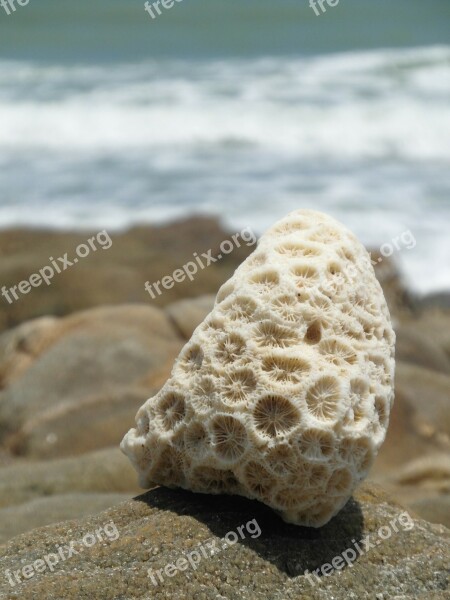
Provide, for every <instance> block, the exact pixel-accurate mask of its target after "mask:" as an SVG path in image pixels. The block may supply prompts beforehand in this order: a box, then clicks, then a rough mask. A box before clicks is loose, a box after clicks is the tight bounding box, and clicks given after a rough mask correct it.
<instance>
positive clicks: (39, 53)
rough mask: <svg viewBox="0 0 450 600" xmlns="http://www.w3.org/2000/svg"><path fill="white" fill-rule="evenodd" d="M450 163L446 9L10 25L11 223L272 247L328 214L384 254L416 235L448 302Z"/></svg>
mask: <svg viewBox="0 0 450 600" xmlns="http://www.w3.org/2000/svg"><path fill="white" fill-rule="evenodd" d="M1 10H2V9H1V7H0V11H1ZM449 167H450V4H449V3H448V1H447V0H430V1H429V2H427V3H426V5H425V4H424V3H423V2H422V1H418V0H407V1H406V0H396V1H395V3H394V2H392V1H391V0H390V1H389V2H388V1H387V0H379V1H378V0H377V2H376V3H374V2H373V0H340V3H339V5H338V6H337V7H335V8H330V7H329V8H328V10H327V12H326V13H325V14H323V15H321V16H320V17H316V16H315V15H314V12H313V11H312V9H311V8H309V6H308V3H307V2H306V1H300V0H277V2H276V3H273V2H267V1H266V0H239V2H237V1H235V0H226V1H225V0H216V1H213V0H183V1H182V2H180V3H179V4H176V5H175V6H174V8H172V9H171V10H170V11H166V12H165V13H164V14H163V15H161V16H160V17H158V19H156V20H154V21H153V20H152V19H151V18H150V17H149V16H148V15H147V13H145V11H144V10H143V2H141V1H139V2H137V1H136V0H128V1H122V0H121V1H119V0H89V1H88V0H79V1H78V2H77V3H73V2H69V1H68V0H58V2H57V3H56V2H55V1H54V0H40V2H37V0H34V1H33V0H30V4H29V5H28V6H26V7H22V8H20V7H18V10H17V11H16V13H14V14H12V15H9V16H6V15H4V14H1V13H0V227H7V226H12V225H28V226H34V227H36V226H46V227H60V228H73V227H77V228H99V229H100V228H105V227H106V228H108V229H109V230H111V231H114V230H117V229H123V228H124V227H127V226H129V225H132V224H134V223H144V222H155V221H157V222H160V221H165V220H167V219H171V218H175V217H179V216H183V215H186V214H192V213H193V212H194V213H207V214H213V215H217V216H219V217H220V218H222V219H223V220H224V221H225V223H226V224H227V225H228V226H229V227H232V228H233V229H236V230H237V229H238V228H240V227H244V226H251V227H252V228H253V229H254V231H255V232H257V233H259V232H262V231H263V230H264V229H265V228H266V227H268V226H269V225H270V224H271V223H272V222H273V221H274V220H276V219H278V218H280V217H282V216H283V215H284V214H285V213H287V212H288V211H290V210H293V209H295V208H301V207H306V208H316V209H319V210H324V211H326V212H329V213H331V214H333V215H335V216H336V217H337V218H339V219H340V220H341V221H343V222H344V223H346V224H347V225H348V226H349V227H350V228H352V229H353V230H354V231H355V232H356V233H357V234H358V235H359V237H360V238H361V239H362V241H363V242H365V243H366V244H369V245H372V246H380V245H381V244H387V243H391V242H392V240H393V239H394V238H395V237H396V236H400V235H401V234H402V233H403V232H405V231H410V232H411V233H412V235H413V236H414V239H415V240H416V242H417V243H416V244H415V246H414V247H409V248H407V247H406V246H402V247H401V248H400V249H399V250H398V251H396V255H397V257H398V260H399V262H400V264H401V265H402V268H403V269H404V272H405V274H406V277H407V278H408V280H409V282H410V285H411V287H413V288H414V289H415V290H417V291H419V292H428V291H432V290H438V289H450V235H449V226H450V168H449ZM408 239H409V238H408ZM410 246H411V245H410Z"/></svg>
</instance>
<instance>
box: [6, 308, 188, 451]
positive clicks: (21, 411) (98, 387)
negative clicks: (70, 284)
mask: <svg viewBox="0 0 450 600" xmlns="http://www.w3.org/2000/svg"><path fill="white" fill-rule="evenodd" d="M4 335H5V336H6V339H2V338H3V336H2V337H0V347H2V345H3V354H2V359H1V361H0V372H2V374H3V377H2V379H3V384H4V390H3V391H2V393H1V394H0V443H1V441H2V438H3V442H4V443H6V442H5V440H6V437H11V435H13V434H17V435H18V436H19V438H18V439H19V442H18V441H17V439H13V440H12V441H11V443H12V444H13V447H14V450H15V451H16V452H22V453H23V452H27V451H28V450H27V446H29V448H30V452H31V453H33V452H34V456H38V457H42V456H61V454H60V453H59V451H60V448H59V447H58V445H57V444H56V445H53V447H50V446H51V444H50V446H49V444H47V437H48V435H50V438H49V439H50V442H51V440H54V441H55V440H58V439H60V438H61V436H63V427H62V428H61V427H59V428H58V427H57V428H56V430H54V429H52V427H53V425H52V426H50V427H48V428H47V429H46V428H45V427H44V428H42V423H47V424H48V423H49V422H50V421H55V420H56V421H58V422H59V423H61V421H63V422H64V423H63V426H64V424H65V425H66V427H67V435H70V438H71V440H72V443H73V444H74V446H75V447H76V446H77V444H78V442H77V438H76V437H75V438H74V437H73V436H74V435H76V436H84V438H86V437H87V433H84V429H83V427H82V421H83V415H85V424H86V426H87V429H86V432H88V431H89V429H91V430H92V429H93V427H92V423H93V422H94V421H95V420H96V421H97V422H98V420H99V419H100V418H105V414H106V415H108V414H109V416H110V418H109V419H108V418H106V420H105V423H104V427H103V430H104V431H106V432H107V431H108V427H109V424H110V421H111V419H114V418H115V417H114V411H115V410H117V418H115V426H114V427H115V429H114V432H113V434H112V435H106V436H104V439H103V440H102V439H101V436H100V437H98V438H97V440H95V439H94V438H92V437H91V444H90V445H89V444H88V445H86V444H84V445H83V444H80V445H79V446H80V447H79V448H78V450H76V451H75V452H74V451H73V449H72V450H70V449H67V450H68V451H67V452H66V454H74V453H76V452H84V451H86V450H89V449H93V448H99V447H102V446H108V445H110V444H114V443H118V442H119V441H120V437H118V436H117V429H118V421H122V426H121V431H122V433H123V424H124V423H125V422H126V419H130V418H131V419H132V418H133V416H134V412H135V408H136V407H138V406H139V402H142V401H143V400H145V399H146V398H147V397H148V396H149V395H150V393H152V392H153V391H154V386H153V385H151V380H152V377H156V376H157V375H160V374H161V372H162V373H163V375H164V376H166V375H167V373H168V371H169V369H170V366H171V364H172V361H173V358H174V357H175V356H176V354H177V352H178V351H179V349H180V346H181V341H180V340H179V338H178V336H177V334H176V332H175V331H174V329H173V327H172V325H171V324H170V323H169V321H168V319H167V317H166V316H165V315H164V313H163V312H162V311H161V310H159V309H157V308H154V307H150V306H144V305H127V306H117V307H104V308H96V309H92V310H89V311H85V312H82V313H76V314H74V315H71V316H69V317H66V318H64V319H55V320H50V321H45V322H43V321H42V320H39V321H38V322H36V323H34V324H25V325H24V326H21V327H19V328H17V330H15V331H12V332H8V333H7V334H4ZM108 403H110V411H109V412H108ZM119 405H120V407H119V408H117V407H118V406H119ZM127 405H128V406H129V411H128V412H127V411H126V406H127ZM95 407H97V409H98V410H97V409H96V408H95ZM96 410H97V412H96ZM124 411H125V412H126V415H125V414H124ZM77 413H78V414H77ZM125 417H126V419H125ZM77 419H78V420H79V421H80V422H79V423H78V427H77V428H75V427H74V424H75V421H76V420H77ZM88 419H90V420H92V422H91V423H89V421H88ZM128 422H129V421H128ZM97 429H98V428H97ZM100 431H102V429H101V428H100ZM33 432H35V440H34V441H30V443H29V444H28V443H27V440H29V439H30V440H31V438H32V437H33ZM52 434H54V435H52ZM55 435H56V438H55ZM16 437H17V436H16ZM36 438H37V440H38V443H35V442H36ZM8 443H9V442H8ZM92 443H93V444H92Z"/></svg>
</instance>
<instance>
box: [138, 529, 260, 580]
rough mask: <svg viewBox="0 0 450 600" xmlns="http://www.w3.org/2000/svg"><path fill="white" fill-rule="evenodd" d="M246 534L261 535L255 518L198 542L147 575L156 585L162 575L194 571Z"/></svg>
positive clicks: (169, 575) (149, 571)
mask: <svg viewBox="0 0 450 600" xmlns="http://www.w3.org/2000/svg"><path fill="white" fill-rule="evenodd" d="M247 534H248V535H249V536H250V537H251V538H252V539H256V538H258V537H259V536H260V535H261V528H260V526H259V525H258V522H257V520H256V519H252V520H251V521H248V522H247V523H246V524H245V525H240V526H239V527H237V528H236V531H229V532H228V533H226V534H225V536H224V537H223V538H221V539H219V540H216V539H214V538H211V539H209V540H206V541H205V542H203V543H202V544H199V545H198V546H197V548H196V549H195V550H191V551H190V552H187V553H186V552H185V553H184V554H183V555H182V556H180V557H179V558H177V560H176V561H174V562H173V563H167V565H166V566H165V567H164V568H163V569H158V570H156V571H155V570H153V569H148V570H147V575H148V577H149V578H150V580H151V582H152V583H153V585H154V586H155V587H157V586H158V585H160V584H162V583H164V576H165V577H174V576H175V575H177V573H180V572H183V571H187V570H188V569H193V570H194V571H195V570H196V569H197V568H198V566H199V564H200V563H201V562H202V560H204V559H208V558H211V557H213V556H216V555H217V554H219V553H220V552H222V550H226V549H227V548H230V547H231V546H234V545H235V544H236V543H237V542H238V541H239V540H240V539H241V540H243V539H244V538H245V537H246V535H247Z"/></svg>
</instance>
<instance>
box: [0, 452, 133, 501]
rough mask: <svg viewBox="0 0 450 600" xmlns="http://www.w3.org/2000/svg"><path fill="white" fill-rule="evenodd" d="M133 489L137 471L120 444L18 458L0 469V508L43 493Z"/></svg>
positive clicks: (55, 493) (124, 490) (43, 494)
mask: <svg viewBox="0 0 450 600" xmlns="http://www.w3.org/2000/svg"><path fill="white" fill-rule="evenodd" d="M130 490H131V491H134V492H136V493H137V492H138V491H139V489H138V487H137V484H136V473H135V471H134V469H133V468H132V467H131V465H130V463H129V461H128V460H127V459H126V458H125V456H124V455H123V454H122V452H121V451H120V450H119V448H118V447H112V448H105V449H104V450H97V451H96V452H90V453H89V454H84V455H82V456H77V457H73V458H62V459H54V460H44V461H36V462H29V461H23V460H16V461H14V462H13V463H12V464H10V465H9V466H5V467H3V468H1V469H0V508H4V507H6V506H11V505H17V504H20V503H23V502H29V501H30V500H32V499H33V498H37V497H39V496H46V497H48V496H54V495H58V494H67V493H69V492H102V493H105V492H128V491H130Z"/></svg>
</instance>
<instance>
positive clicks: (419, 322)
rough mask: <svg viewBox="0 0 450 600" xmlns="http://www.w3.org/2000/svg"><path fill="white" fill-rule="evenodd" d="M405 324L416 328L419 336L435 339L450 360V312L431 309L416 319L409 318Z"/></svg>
mask: <svg viewBox="0 0 450 600" xmlns="http://www.w3.org/2000/svg"><path fill="white" fill-rule="evenodd" d="M403 326H406V327H409V328H411V329H414V330H415V331H416V333H417V335H419V336H423V337H424V338H426V339H427V340H430V339H431V340H433V342H434V344H436V345H437V346H439V348H441V350H442V351H443V352H445V354H446V355H447V358H448V359H449V360H450V312H449V311H440V310H429V311H426V312H424V313H422V314H421V315H420V317H418V318H416V319H407V320H406V321H404V322H403Z"/></svg>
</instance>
